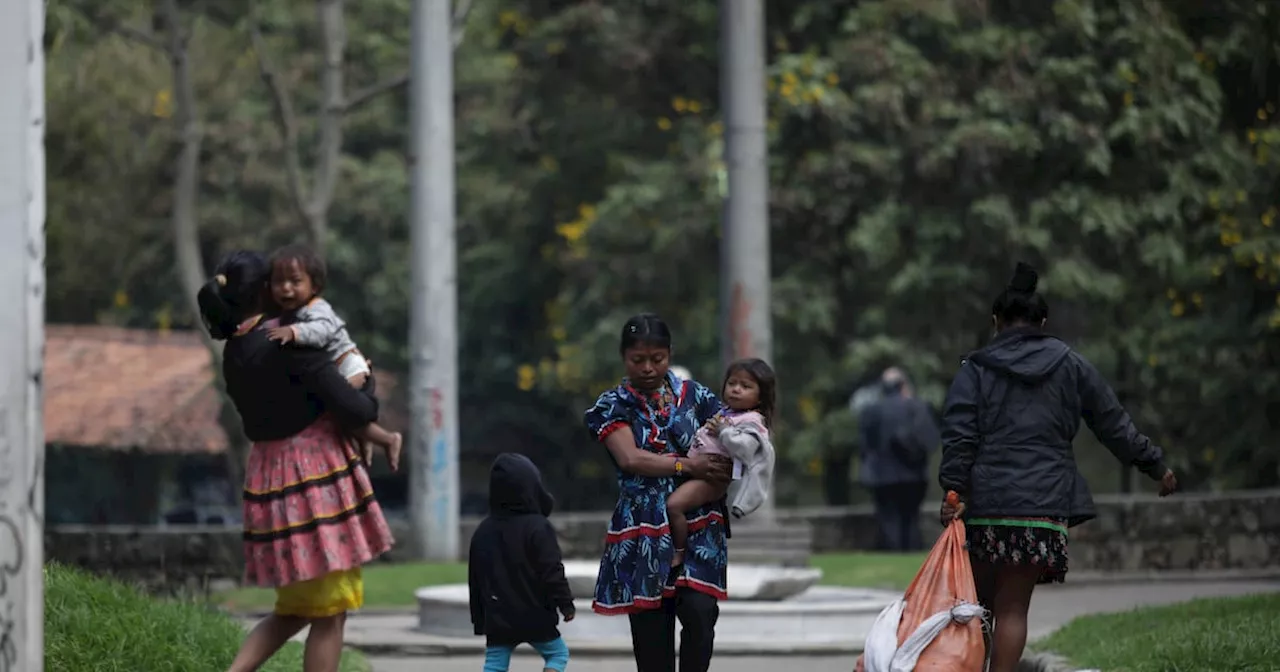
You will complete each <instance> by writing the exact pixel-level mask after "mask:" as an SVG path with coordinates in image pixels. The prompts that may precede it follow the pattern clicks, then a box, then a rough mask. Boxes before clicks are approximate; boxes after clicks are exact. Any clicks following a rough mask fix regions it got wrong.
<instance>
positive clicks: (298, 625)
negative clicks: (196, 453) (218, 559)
mask: <svg viewBox="0 0 1280 672" xmlns="http://www.w3.org/2000/svg"><path fill="white" fill-rule="evenodd" d="M270 277H271V267H270V265H269V264H268V262H267V259H266V257H264V256H263V255H261V254H258V253H256V252H234V253H232V254H230V255H228V256H227V258H226V259H224V260H223V261H222V263H221V264H219V265H218V270H217V276H215V278H214V279H213V280H210V281H209V283H207V284H206V285H205V286H204V287H203V288H201V290H200V293H199V295H198V296H197V300H198V301H199V303H200V312H201V315H202V317H203V318H204V321H205V326H206V327H207V328H208V330H209V334H210V336H212V337H213V338H214V339H216V340H220V341H222V340H225V341H226V342H227V343H226V347H225V348H224V349H223V351H222V360H223V361H222V372H223V376H224V378H225V380H226V384H227V395H228V396H229V397H230V398H231V401H232V402H233V403H234V404H235V407H236V410H237V411H238V412H239V414H240V418H241V420H242V421H243V422H244V433H245V435H246V436H248V438H249V440H251V441H252V442H253V446H252V447H251V448H250V450H249V459H248V464H247V465H246V467H245V484H244V551H245V583H246V584H249V585H256V586H261V587H264V588H274V589H275V592H276V604H275V608H274V609H273V610H272V614H271V615H270V616H268V617H266V618H265V619H263V621H262V622H261V623H259V624H258V626H257V627H255V628H254V629H253V632H251V633H249V636H248V637H247V638H245V641H244V644H243V645H242V646H241V647H240V651H239V653H237V654H236V657H235V660H234V661H232V663H231V667H230V668H229V672H249V671H250V670H256V669H258V668H259V667H260V666H261V665H262V663H263V662H265V661H266V660H267V658H269V657H271V656H272V655H273V654H274V653H275V652H276V651H277V650H279V648H280V647H281V646H283V645H284V643H285V642H286V641H288V640H289V638H290V637H292V636H294V635H295V634H297V633H298V632H299V631H301V630H302V629H303V628H304V627H307V626H310V632H309V633H308V635H307V644H306V651H305V654H304V659H303V670H305V672H331V671H333V670H337V669H338V659H339V657H340V656H341V655H342V640H343V626H344V624H345V622H346V614H347V611H349V610H351V609H358V608H360V606H361V604H362V602H363V594H364V590H363V585H364V584H363V581H362V579H361V566H362V565H364V564H365V563H368V562H369V561H371V560H373V559H374V558H376V557H378V556H379V555H381V554H383V553H385V552H386V551H388V550H390V549H391V546H392V544H393V543H394V540H393V539H392V536H391V529H390V528H389V527H388V525H387V521H386V519H385V518H384V517H383V515H382V509H381V508H380V507H379V506H378V501H377V499H375V498H374V496H373V487H372V486H371V485H370V483H369V474H368V472H367V471H366V470H365V465H364V463H363V461H362V460H361V458H360V456H359V455H358V454H357V452H356V450H355V449H354V448H353V447H352V446H351V445H349V443H348V441H347V440H346V438H345V433H346V432H347V431H350V430H352V429H356V428H359V427H363V426H365V425H368V424H369V423H371V422H374V421H375V420H377V419H378V402H377V399H375V398H374V397H373V378H372V376H371V377H369V378H368V381H367V382H366V387H365V389H364V390H363V391H361V390H357V389H355V388H354V387H352V386H351V384H350V383H348V382H347V379H346V378H344V377H343V376H342V374H340V373H339V372H338V369H337V367H336V366H335V365H334V364H333V359H332V357H330V356H329V355H328V353H326V352H325V351H324V350H321V349H319V348H301V347H294V346H281V345H279V344H277V343H274V342H272V341H271V340H269V339H268V338H267V332H268V330H269V329H270V328H271V327H273V326H275V324H276V320H273V319H268V318H267V316H266V315H265V314H264V313H265V311H267V310H268V309H269V306H268V305H266V304H267V302H266V289H267V282H268V280H269V279H270Z"/></svg>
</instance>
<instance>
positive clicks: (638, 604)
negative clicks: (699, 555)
mask: <svg viewBox="0 0 1280 672" xmlns="http://www.w3.org/2000/svg"><path fill="white" fill-rule="evenodd" d="M680 588H688V589H689V590H694V591H697V592H699V593H702V594H703V595H710V596H711V597H714V598H715V599H717V600H727V599H729V593H728V592H727V591H724V590H721V589H720V587H719V586H716V585H714V584H710V583H703V582H701V581H695V580H692V579H689V578H687V577H683V576H682V577H680V578H679V579H677V580H676V584H675V586H668V587H666V588H664V589H663V590H662V597H637V598H635V599H634V600H633V601H632V602H631V603H630V604H602V603H601V602H600V601H598V600H592V601H591V611H594V612H595V613H597V614H600V615H601V616H629V615H631V614H640V613H644V612H646V611H653V610H655V609H661V608H662V601H663V600H664V599H666V598H671V597H675V596H676V590H678V589H680Z"/></svg>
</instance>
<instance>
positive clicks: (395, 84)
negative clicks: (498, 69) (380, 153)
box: [344, 0, 474, 113]
mask: <svg viewBox="0 0 1280 672" xmlns="http://www.w3.org/2000/svg"><path fill="white" fill-rule="evenodd" d="M473 3H474V0H458V4H457V5H456V6H455V7H454V9H453V29H452V31H451V37H452V39H453V48H454V49H457V48H458V47H459V46H461V45H462V41H463V39H464V38H465V37H466V34H467V18H468V17H470V15H471V6H472V4H473ZM408 83H409V72H408V71H407V70H406V71H404V72H401V73H398V74H396V75H395V76H393V77H390V78H388V79H385V80H383V81H381V82H378V83H376V84H374V85H373V86H367V87H365V88H363V89H360V90H359V91H356V92H355V93H353V94H351V95H350V96H348V97H347V103H346V106H345V108H344V111H345V112H348V113H349V112H352V111H353V110H356V109H358V108H359V107H360V106H362V105H364V104H365V103H367V102H369V101H371V100H373V99H374V98H377V97H378V96H381V95H383V94H384V93H390V92H392V91H395V90H397V89H399V88H401V87H403V86H405V85H407V84H408Z"/></svg>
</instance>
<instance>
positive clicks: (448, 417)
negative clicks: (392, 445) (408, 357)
mask: <svg viewBox="0 0 1280 672" xmlns="http://www.w3.org/2000/svg"><path fill="white" fill-rule="evenodd" d="M450 4H451V3H450V1H449V0H414V3H413V17H412V22H413V24H412V27H411V34H412V37H411V44H410V49H412V52H413V55H412V62H411V64H410V67H411V80H410V83H409V96H410V102H409V106H410V113H411V123H412V125H413V128H412V136H413V138H412V141H411V142H412V143H413V146H412V147H411V148H410V152H409V159H410V164H411V166H412V168H411V169H412V177H411V181H410V189H411V190H412V193H411V197H410V226H411V235H410V238H411V241H412V255H413V268H412V274H411V275H412V279H411V286H412V289H413V303H412V306H411V308H410V323H409V324H410V326H409V329H410V335H409V342H410V348H411V349H412V365H411V367H412V368H411V370H410V378H411V381H412V387H413V389H412V392H411V397H410V403H411V406H412V408H411V409H410V411H411V412H410V415H411V416H412V418H413V431H412V433H411V435H410V440H411V441H412V444H411V445H412V449H413V450H412V456H411V459H410V465H411V468H412V472H411V473H410V479H409V485H410V491H409V496H410V498H411V500H410V501H411V504H410V506H411V516H412V519H413V526H414V533H415V536H416V537H417V538H416V539H415V540H414V541H415V543H416V548H417V551H418V553H419V554H420V556H421V557H423V558H426V559H431V560H456V559H457V558H458V505H459V497H458V489H459V488H458V326H457V325H458V292H457V243H456V241H455V239H454V158H453V156H454V152H453V37H452V24H453V12H452V10H451V7H450Z"/></svg>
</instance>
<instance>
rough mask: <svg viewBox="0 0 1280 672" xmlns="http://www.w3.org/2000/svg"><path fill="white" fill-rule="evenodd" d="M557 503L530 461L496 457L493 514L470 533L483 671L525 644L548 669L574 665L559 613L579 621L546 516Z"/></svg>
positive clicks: (503, 666)
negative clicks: (569, 663) (571, 663)
mask: <svg viewBox="0 0 1280 672" xmlns="http://www.w3.org/2000/svg"><path fill="white" fill-rule="evenodd" d="M553 505H554V500H553V499H552V497H551V494H550V493H548V492H547V490H546V488H544V487H543V485H542V474H541V473H540V472H539V471H538V467H537V466H535V465H534V464H533V462H532V461H531V460H530V459H529V458H527V457H525V456H524V455H520V454H517V453H503V454H501V455H499V456H498V457H497V459H495V460H494V461H493V468H492V469H491V470H490V472H489V517H488V518H485V519H484V520H483V521H482V522H481V523H480V526H479V527H477V528H476V532H475V534H474V535H472V537H471V552H470V554H469V558H468V567H467V574H468V577H467V583H468V584H469V586H470V589H471V623H472V625H474V626H475V633H476V634H477V635H484V636H485V654H484V672H506V670H507V669H508V667H509V666H510V664H511V652H512V650H513V649H514V648H515V647H516V646H517V645H519V644H522V643H527V644H529V645H530V646H532V647H533V648H534V650H536V651H537V652H538V653H539V654H541V655H542V659H543V668H544V669H545V670H551V671H553V672H564V669H565V666H566V665H567V664H568V662H569V647H568V646H567V645H566V644H565V642H564V639H562V638H561V637H560V631H559V629H558V628H557V626H558V625H559V622H560V619H559V616H558V615H557V613H556V612H559V615H563V616H564V620H565V622H566V623H567V622H569V621H572V620H573V616H574V607H573V594H572V593H571V592H570V590H569V581H568V579H566V578H565V575H564V562H563V559H562V558H561V555H560V544H559V542H558V541H557V540H556V531H555V529H554V528H552V527H551V521H549V520H547V516H549V515H551V509H552V506H553Z"/></svg>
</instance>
